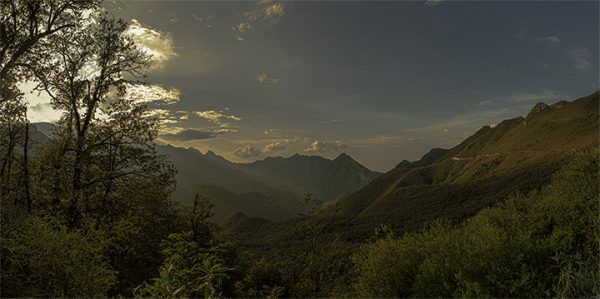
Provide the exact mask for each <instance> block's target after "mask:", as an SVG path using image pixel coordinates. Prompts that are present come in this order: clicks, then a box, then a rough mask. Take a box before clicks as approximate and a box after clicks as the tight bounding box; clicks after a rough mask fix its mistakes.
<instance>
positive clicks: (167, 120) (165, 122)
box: [146, 109, 179, 131]
mask: <svg viewBox="0 0 600 299" xmlns="http://www.w3.org/2000/svg"><path fill="white" fill-rule="evenodd" d="M146 113H147V115H148V116H149V117H152V118H155V119H156V121H157V122H158V124H159V125H160V127H161V128H160V130H161V131H163V130H165V127H166V126H170V125H174V124H177V123H179V121H178V119H177V117H176V116H175V115H174V114H173V111H171V110H168V109H150V110H148V111H147V112H146Z"/></svg>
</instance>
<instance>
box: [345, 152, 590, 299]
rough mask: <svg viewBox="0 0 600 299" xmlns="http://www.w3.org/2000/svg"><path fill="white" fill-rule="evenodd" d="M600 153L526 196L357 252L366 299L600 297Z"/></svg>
mask: <svg viewBox="0 0 600 299" xmlns="http://www.w3.org/2000/svg"><path fill="white" fill-rule="evenodd" d="M599 204H600V197H599V190H598V152H593V153H588V154H585V155H581V156H579V157H578V158H577V159H575V160H574V161H572V163H570V164H569V165H568V166H566V167H564V168H563V169H562V170H561V171H560V172H558V173H557V174H556V175H555V176H554V177H553V179H552V182H551V184H550V185H548V186H547V187H545V188H544V189H543V190H542V191H540V192H533V193H531V194H529V195H528V196H514V197H513V198H511V199H510V200H508V201H507V202H506V203H504V204H502V205H500V206H498V207H496V208H490V209H485V210H482V211H481V212H480V213H478V214H477V215H476V216H475V217H472V218H470V219H468V220H467V221H465V222H464V223H463V224H461V225H459V226H457V227H452V226H451V225H449V224H448V223H444V222H436V223H434V224H433V225H431V226H430V227H429V228H427V229H425V230H424V231H422V232H420V233H415V234H408V235H406V236H404V237H403V238H401V239H394V238H391V237H386V238H384V239H380V240H377V241H375V242H373V243H370V244H366V245H364V246H363V247H362V250H361V251H360V252H359V253H358V254H356V255H355V256H354V262H355V264H356V266H357V268H358V273H359V274H358V278H357V281H356V283H355V284H354V289H355V292H356V294H357V295H358V296H360V297H408V296H416V297H542V296H543V297H546V296H561V297H591V296H598V295H600V283H599V281H600V275H599V272H600V253H599V252H598V248H600V243H599V242H600V241H599V240H600V238H599V228H600V219H599V218H598V212H599Z"/></svg>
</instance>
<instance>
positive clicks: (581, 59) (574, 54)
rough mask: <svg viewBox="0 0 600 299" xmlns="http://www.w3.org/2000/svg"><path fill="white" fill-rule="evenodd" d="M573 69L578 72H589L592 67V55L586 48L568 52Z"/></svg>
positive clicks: (573, 49)
mask: <svg viewBox="0 0 600 299" xmlns="http://www.w3.org/2000/svg"><path fill="white" fill-rule="evenodd" d="M566 53H567V56H568V57H569V60H570V61H571V63H572V64H573V67H574V68H576V69H578V70H588V69H589V68H590V67H591V66H592V62H591V61H590V59H591V58H592V54H591V53H590V50H588V49H586V48H571V49H567V50H566Z"/></svg>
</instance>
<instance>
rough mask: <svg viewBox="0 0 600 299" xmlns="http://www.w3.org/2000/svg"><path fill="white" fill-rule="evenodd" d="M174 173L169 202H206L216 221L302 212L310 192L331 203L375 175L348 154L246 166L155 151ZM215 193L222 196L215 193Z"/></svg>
mask: <svg viewBox="0 0 600 299" xmlns="http://www.w3.org/2000/svg"><path fill="white" fill-rule="evenodd" d="M157 150H158V152H160V153H162V154H165V155H166V156H167V159H168V161H170V162H171V163H173V165H174V166H175V168H176V169H177V174H176V176H175V178H176V181H177V188H176V191H175V193H174V199H175V200H176V201H177V202H179V203H181V204H183V205H190V204H191V201H192V199H193V197H194V195H195V194H199V195H201V196H206V197H209V198H211V200H212V202H213V203H214V204H215V206H216V208H215V213H216V215H215V217H216V218H217V219H219V220H222V219H224V218H227V217H229V216H231V215H233V214H235V213H238V212H241V213H244V214H246V215H248V216H259V217H264V218H267V219H270V220H282V219H290V218H293V217H295V216H297V214H298V213H300V212H304V211H305V209H304V207H303V206H302V204H301V202H302V197H303V196H304V194H306V193H310V194H312V195H313V196H315V197H317V198H318V199H319V200H321V201H324V202H330V201H332V200H335V199H337V198H339V197H341V196H344V195H347V194H350V193H352V192H354V191H357V190H359V189H360V188H362V187H363V186H365V185H367V184H368V183H369V182H370V181H372V180H373V179H375V178H376V177H378V176H379V175H380V174H379V173H377V172H374V171H371V170H369V169H368V168H366V167H364V166H362V165H361V164H359V163H358V162H356V161H355V160H354V159H352V158H351V157H350V156H348V155H347V154H340V155H339V157H337V158H336V159H334V160H329V159H326V158H323V157H320V156H304V155H299V154H295V155H293V156H291V157H287V158H284V157H269V158H266V159H263V160H259V161H255V162H251V163H232V162H229V161H227V160H226V159H225V158H223V157H221V156H218V155H216V154H215V153H213V152H212V151H208V152H207V153H206V154H202V153H201V152H199V151H198V150H196V149H194V148H187V149H184V148H178V147H173V146H170V145H165V146H158V147H157ZM217 189H220V190H222V191H223V192H215V190H217Z"/></svg>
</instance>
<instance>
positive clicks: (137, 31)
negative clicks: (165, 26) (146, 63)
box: [125, 19, 177, 68]
mask: <svg viewBox="0 0 600 299" xmlns="http://www.w3.org/2000/svg"><path fill="white" fill-rule="evenodd" d="M125 34H126V35H129V36H131V38H132V39H133V41H134V42H135V43H136V44H137V45H138V47H139V48H140V50H142V51H144V52H146V54H148V55H149V56H150V58H151V60H152V62H153V65H152V66H153V67H154V68H160V67H162V66H163V65H164V63H165V62H166V61H168V60H170V59H171V58H173V57H175V56H177V53H175V50H174V49H173V39H172V38H171V36H170V35H169V34H166V33H163V32H160V31H157V30H154V29H151V28H148V27H144V26H143V25H142V24H141V23H140V22H139V21H138V20H136V19H132V20H131V23H130V24H129V27H128V28H127V29H126V30H125Z"/></svg>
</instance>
